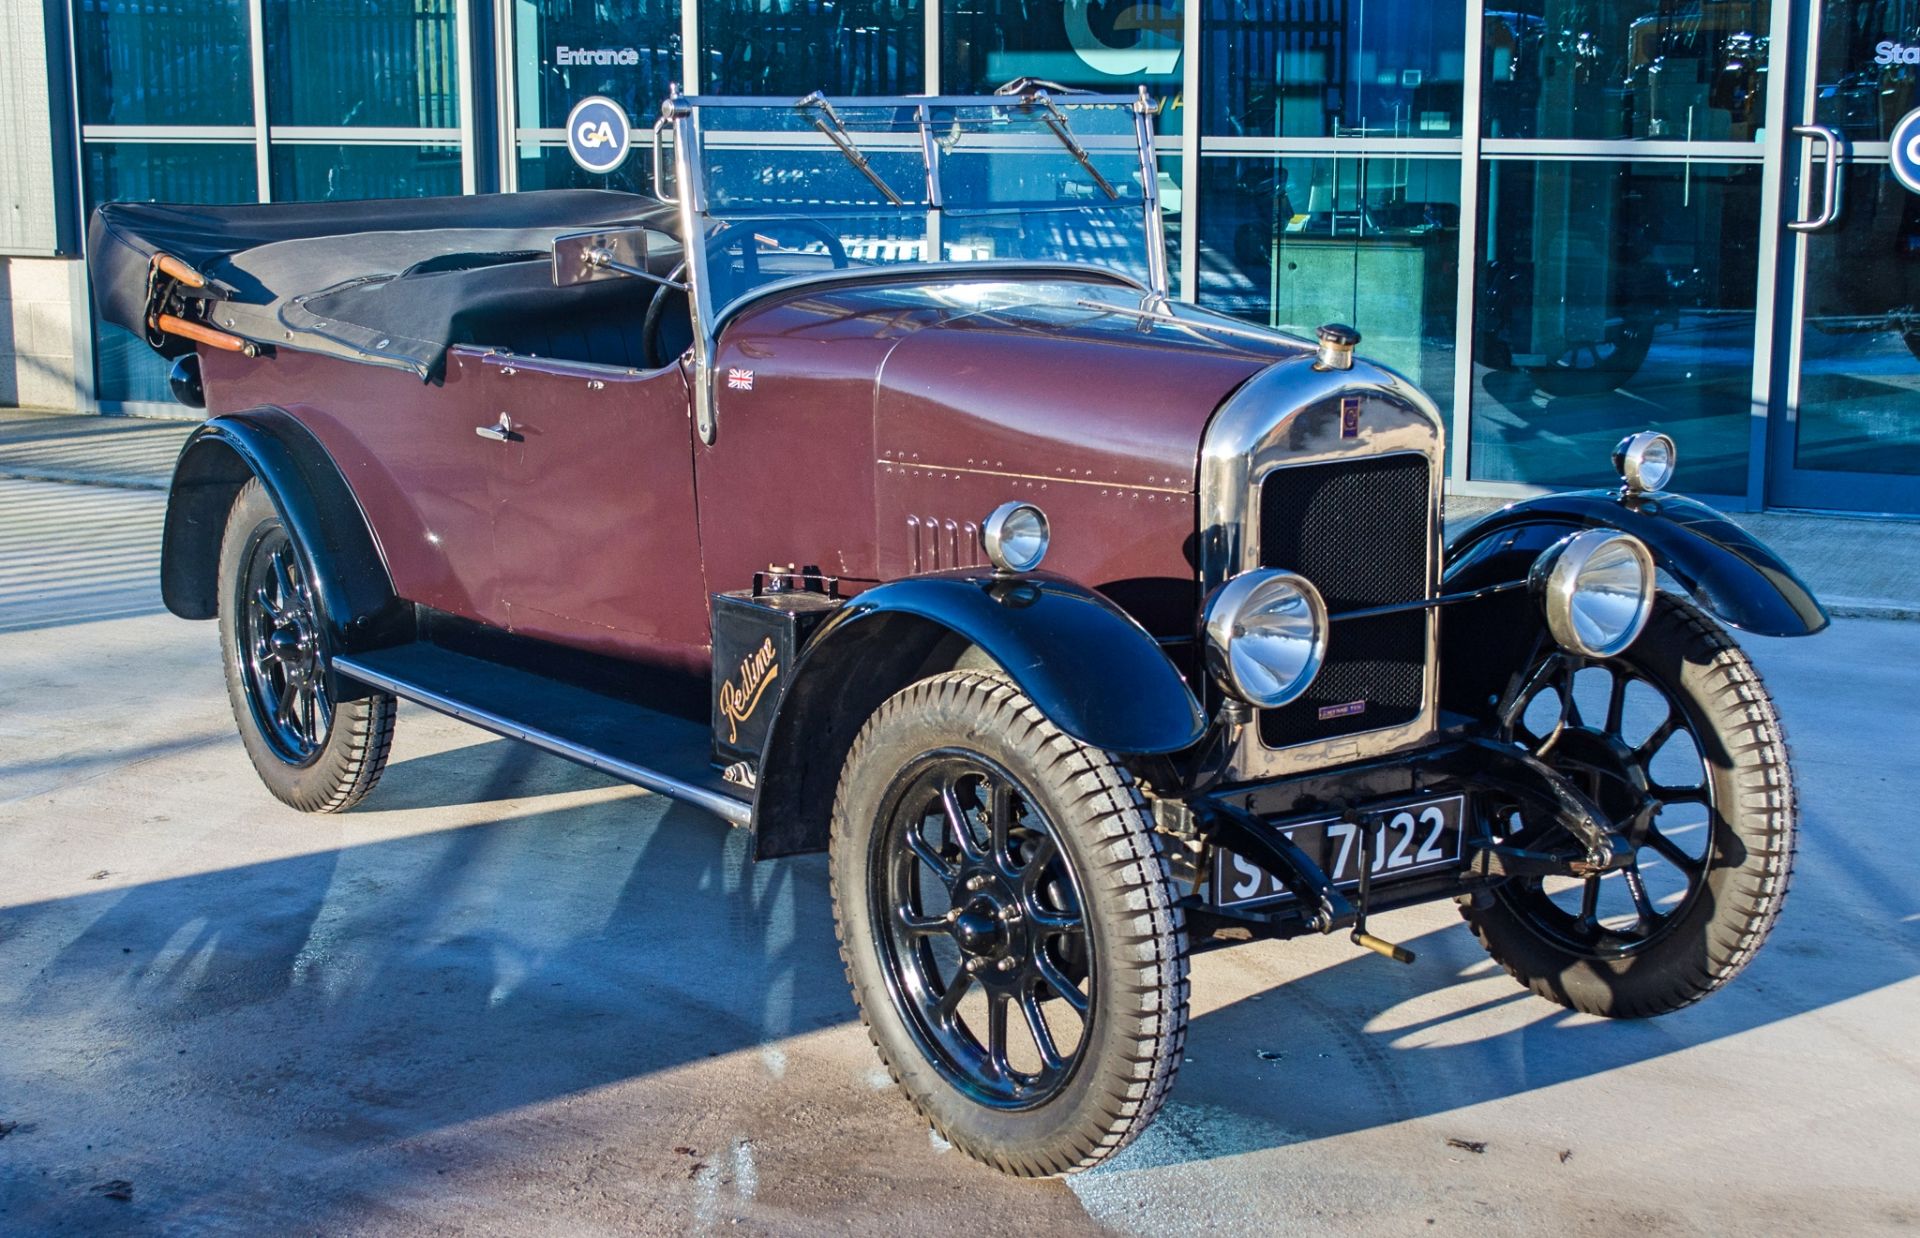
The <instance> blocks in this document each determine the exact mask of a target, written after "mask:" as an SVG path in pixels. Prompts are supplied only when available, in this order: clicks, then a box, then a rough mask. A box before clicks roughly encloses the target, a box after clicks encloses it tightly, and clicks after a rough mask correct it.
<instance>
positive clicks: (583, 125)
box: [567, 95, 629, 176]
mask: <svg viewBox="0 0 1920 1238" xmlns="http://www.w3.org/2000/svg"><path fill="white" fill-rule="evenodd" d="M628 132H629V126H628V124H627V110H626V109H625V108H623V107H621V106H620V105H619V104H618V103H615V102H614V101H613V100H612V99H609V98H607V97H606V96H605V95H589V96H588V97H586V98H585V99H582V100H580V102H578V103H576V104H574V105H573V110H572V111H571V112H568V113H567V153H568V154H570V155H572V156H573V161H574V162H575V163H577V164H579V165H580V166H581V167H583V168H585V169H586V170H587V171H589V172H594V173H598V174H600V175H603V176H604V175H605V174H606V173H608V172H611V171H613V170H614V169H616V168H618V167H619V166H620V165H621V164H623V163H625V162H626V161H627V134H628Z"/></svg>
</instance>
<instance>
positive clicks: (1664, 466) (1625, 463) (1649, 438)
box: [1613, 430, 1680, 494]
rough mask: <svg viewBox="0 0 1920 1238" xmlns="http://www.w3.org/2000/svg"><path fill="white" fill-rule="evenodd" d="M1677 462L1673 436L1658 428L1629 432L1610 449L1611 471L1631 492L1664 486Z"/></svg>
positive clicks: (1641, 492)
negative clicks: (1636, 432)
mask: <svg viewBox="0 0 1920 1238" xmlns="http://www.w3.org/2000/svg"><path fill="white" fill-rule="evenodd" d="M1679 463H1680V453H1679V451H1678V449H1676V448H1675V447H1674V445H1673V440H1672V439H1670V438H1668V437H1667V436H1666V435H1664V434H1662V433H1660V432H1659V431H1658V430H1642V431H1640V433H1638V434H1629V435H1627V437H1625V438H1623V439H1621V440H1620V445H1619V446H1618V447H1615V448H1614V449H1613V471H1614V472H1616V473H1618V474H1620V480H1621V481H1623V482H1625V483H1626V486H1627V489H1628V490H1630V491H1632V492H1633V493H1634V494H1651V493H1652V492H1654V491H1656V490H1665V489H1666V488H1667V483H1668V482H1670V481H1672V480H1673V470H1674V467H1675V466H1676V465H1678V464H1679Z"/></svg>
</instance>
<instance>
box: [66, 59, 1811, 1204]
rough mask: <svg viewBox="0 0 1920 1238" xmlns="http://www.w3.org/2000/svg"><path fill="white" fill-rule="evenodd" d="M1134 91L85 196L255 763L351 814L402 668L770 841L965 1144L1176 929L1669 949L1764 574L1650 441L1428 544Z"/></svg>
mask: <svg viewBox="0 0 1920 1238" xmlns="http://www.w3.org/2000/svg"><path fill="white" fill-rule="evenodd" d="M1148 119H1149V112H1148V110H1147V104H1146V101H1145V100H1144V99H1140V100H1135V99H1131V98H1117V99H1116V98H1094V97H1088V96H1064V95H1063V96H1059V97H1057V98H1055V97H1049V95H1048V93H1047V91H1046V90H1045V89H1044V88H1042V87H1039V86H1035V85H1033V84H1024V85H1022V86H1020V87H1018V88H1017V89H1015V90H1013V91H1012V92H1011V93H1003V94H1002V95H999V96H991V97H984V98H926V99H890V100H834V101H831V102H829V101H827V100H824V99H821V98H819V97H818V96H814V97H810V98H808V99H803V100H800V101H798V102H797V103H775V102H769V101H766V100H737V99H711V98H682V97H678V96H675V97H672V98H670V99H669V100H668V101H667V103H666V105H665V107H664V109H663V114H662V117H661V120H660V124H659V125H658V126H657V127H656V129H655V132H654V151H653V155H654V159H655V165H656V168H655V178H656V180H655V183H656V184H659V185H660V186H662V189H663V192H664V194H665V196H664V197H662V198H661V199H659V200H655V199H652V198H647V199H642V198H637V197H633V196H628V195H621V194H610V193H593V192H565V193H548V194H525V195H518V196H510V197H498V198H465V199H450V200H438V201H412V202H376V203H359V204H345V205H342V204H325V205H313V206H275V207H235V208H220V209H214V208H199V207H163V206H133V205H129V206H118V207H107V208H103V209H102V211H101V212H100V213H99V215H98V216H97V217H96V219H95V221H94V232H93V240H92V244H93V252H94V255H95V269H96V270H97V271H98V272H99V278H100V289H99V292H100V297H101V300H102V303H103V305H104V306H105V308H106V312H107V313H108V315H109V316H110V317H112V318H113V319H115V320H116V321H119V322H122V323H124V324H126V325H128V326H129V327H131V328H133V329H135V330H138V331H142V332H144V333H146V335H147V338H148V339H149V340H150V342H151V343H152V344H153V345H154V347H156V348H157V349H159V350H160V351H161V352H162V353H164V354H166V355H168V356H172V357H175V358H177V362H176V367H175V385H176V389H177V390H178V391H179V392H180V394H181V396H182V398H183V399H185V400H187V401H188V402H189V403H192V404H194V405H196V406H204V407H205V408H206V409H207V410H208V411H209V414H210V416H209V418H208V420H207V422H206V424H205V426H204V427H203V428H202V429H200V430H199V431H198V432H197V433H196V434H195V435H194V436H193V438H192V440H191V442H190V443H189V444H188V445H187V447H186V449H185V451H184V453H183V454H182V456H181V458H180V462H179V465H178V468H177V471H176V473H175V477H174V484H173V491H172V497H171V500H170V504H169V507H168V514H167V523H166V532H165V558H164V562H163V567H162V571H163V585H164V589H165V597H166V601H167V605H168V606H169V608H170V609H171V610H172V611H173V612H174V613H176V614H178V615H180V616H182V617H185V618H192V619H214V618H217V619H218V621H219V630H220V641H221V648H222V653H223V656H224V658H225V662H226V668H227V678H228V684H229V687H230V691H231V696H232V703H233V710H234V716H235V718H236V720H237V721H238V724H239V729H240V734H241V736H242V738H243V740H244V741H245V744H246V747H247V751H248V752H249V754H250V755H251V757H252V759H253V763H254V765H255V766H256V768H257V769H258V770H259V772H260V775H261V777H262V779H263V780H264V781H265V783H266V785H267V787H268V788H269V789H270V790H271V791H272V792H273V793H274V794H275V795H277V796H278V797H280V798H281V799H282V800H284V801H286V802H287V803H289V804H291V805H293V806H295V807H297V808H300V809H304V810H308V811H338V810H341V809H345V808H348V807H351V806H352V805H353V804H355V803H356V802H358V801H359V800H360V799H361V798H362V797H364V796H365V795H366V794H367V793H368V792H369V791H370V790H371V789H372V788H373V785H374V783H375V781H376V780H377V779H378V778H379V776H380V771H381V766H382V764H383V763H384V761H385V759H386V755H387V750H388V743H389V739H390V737H391V734H392V729H393V723H394V710H395V701H396V699H406V700H411V701H416V702H419V703H420V704H423V705H426V706H428V707H430V708H433V709H437V710H442V711H444V712H446V713H449V714H452V715H454V716H456V717H459V718H462V719H465V720H467V721H469V722H472V723H474V724H476V725H478V726H481V727H484V728H487V729H489V730H492V731H495V732H498V733H500V734H502V735H507V736H512V737H515V738H518V739H523V740H526V741H529V742H531V743H533V744H536V745H538V746H540V747H542V748H545V749H548V750H550V751H553V752H557V753H560V754H562V755H564V756H566V757H570V758H572V759H574V760H577V761H581V762H584V763H586V764H588V765H591V766H593V767H595V768H598V769H601V770H604V771H607V772H609V773H611V774H614V775H616V776H618V777H620V778H623V779H627V780H630V781H632V782H634V783H637V784H639V785H641V786H643V787H648V788H652V789H654V790H656V791H661V792H665V793H666V794H669V795H673V796H677V797H680V798H682V799H685V800H687V801H689V802H691V803H694V804H698V805H701V806H703V807H705V808H707V809H709V810H711V811H712V812H713V813H714V814H716V815H718V816H719V817H721V818H723V819H724V820H726V821H728V822H731V823H733V824H735V825H739V826H743V827H746V828H749V829H751V830H752V832H753V840H754V851H755V854H756V855H757V856H758V857H760V858H771V857H778V856H788V855H794V854H797V853H802V852H808V851H818V850H821V849H827V850H828V851H829V852H830V868H831V873H832V882H833V897H834V910H835V916H836V922H837V925H838V930H839V934H840V941H841V948H842V952H843V955H844V957H845V960H846V966H847V972H848V975H849V977H850V978H851V981H852V984H853V988H854V992H855V995H856V997H857V999H858V1001H859V1005H860V1008H861V1011H862V1014H863V1017H864V1018H865V1020H866V1023H867V1026H868V1027H869V1028H870V1030H871V1033H872V1037H873V1041H874V1043H875V1045H876V1046H877V1047H878V1049H879V1052H880V1054H881V1056H882V1058H883V1059H884V1060H885V1062H886V1064H887V1066H888V1067H889V1069H890V1070H891V1071H892V1072H893V1074H894V1075H895V1077H896V1078H897V1079H898V1080H899V1082H900V1084H901V1086H902V1088H903V1089H904V1090H905V1091H906V1093H907V1095H908V1096H909V1097H910V1098H911V1099H912V1101H913V1103H914V1104H915V1105H917V1106H918V1107H919V1109H920V1110H921V1111H922V1112H923V1113H924V1114H925V1115H926V1116H927V1117H928V1118H929V1119H930V1120H931V1121H932V1123H933V1125H934V1126H935V1127H936V1128H937V1129H938V1130H939V1131H940V1132H941V1133H942V1134H944V1135H945V1136H946V1137H947V1138H948V1139H950V1140H951V1141H952V1142H953V1143H954V1144H955V1145H957V1146H958V1147H960V1148H962V1149H964V1150H965V1151H967V1152H968V1153H970V1154H972V1155H974V1156H977V1157H979V1158H981V1159H983V1160H985V1161H988V1162H990V1163H992V1164H994V1165H997V1166H999V1167H1000V1168H1002V1169H1004V1170H1007V1171H1009V1172H1012V1173H1018V1174H1053V1173H1062V1172H1068V1171H1072V1170H1075V1169H1079V1168H1083V1167H1085V1166H1088V1165H1092V1164H1094V1163H1096V1162H1098V1161H1100V1160H1102V1159H1103V1158H1105V1157H1107V1156H1109V1155H1111V1154H1112V1153H1113V1152H1114V1151H1116V1150H1117V1149H1119V1148H1121V1147H1123V1146H1124V1145H1125V1144H1126V1143H1127V1142H1128V1141H1129V1140H1130V1139H1131V1138H1133V1137H1134V1136H1135V1135H1136V1134H1138V1133H1139V1131H1140V1130H1141V1129H1142V1128H1143V1126H1144V1125H1145V1124H1146V1123H1147V1122H1148V1121H1149V1120H1150V1119H1151V1117H1152V1116H1153V1114H1154V1113H1155V1111H1156V1110H1157V1109H1158V1107H1159V1106H1160V1104H1161V1102H1162V1100H1163V1099H1164V1098H1165V1096H1166V1094H1167V1090H1168V1088H1169V1086H1170V1085H1171V1083H1172V1080H1173V1077H1174V1074H1175V1072H1176V1070H1177V1069H1178V1066H1179V1063H1180V1060H1181V1045H1182V1041H1183V1038H1184V1036H1185V1031H1186V1019H1187V983H1188V982H1187V968H1188V956H1189V952H1190V950H1192V949H1195V948H1199V947H1200V946H1203V945H1209V944H1221V943H1226V942H1231V941H1243V940H1247V939H1249V938H1255V937H1289V936H1295V935H1299V934H1304V933H1323V934H1324V933H1333V932H1336V931H1339V932H1346V933H1349V934H1350V935H1351V938H1352V940H1353V941H1354V942H1356V943H1357V944H1359V945H1361V946H1365V947H1367V948H1369V949H1373V950H1376V951H1378V952H1380V953H1383V954H1386V955H1389V956H1391V957H1395V958H1399V959H1402V960H1403V961H1405V960H1410V959H1411V957H1412V956H1411V954H1410V953H1408V952H1407V951H1405V950H1404V949H1402V948H1401V947H1399V946H1397V945H1395V944H1393V943H1391V942H1389V941H1385V940H1383V939H1382V938H1380V937H1377V936H1375V935H1373V934H1371V933H1369V932H1368V923H1369V917H1370V916H1373V915H1377V914H1378V913H1380V912H1381V911H1383V910H1386V909H1389V908H1393V907H1400V906H1405V905H1408V904H1412V903H1418V902H1426V901H1431V900H1435V899H1441V898H1454V899H1457V900H1459V903H1460V905H1461V910H1462V912H1463V914H1464V915H1465V917H1466V919H1467V921H1468V923H1469V925H1470V926H1471V927H1472V929H1473V931H1474V932H1475V933H1476V934H1477V935H1478V936H1479V938H1480V939H1481V941H1482V942H1483V943H1484V944H1485V946H1486V948H1487V949H1488V951H1489V952H1490V953H1491V954H1492V955H1493V957H1494V958H1495V959H1497V960H1498V961H1499V962H1500V963H1501V964H1502V965H1504V966H1505V967H1506V968H1507V969H1508V970H1509V971H1510V972H1512V973H1513V975H1514V976H1515V978H1516V979H1518V980H1519V981H1520V982H1521V983H1522V984H1524V985H1527V986H1529V987H1530V988H1532V989H1533V990H1534V991H1535V992H1537V993H1539V994H1540V995H1541V996H1543V997H1547V998H1549V999H1551V1000H1554V1001H1557V1002H1560V1003H1562V1004H1564V1005H1566V1006H1569V1007H1572V1008H1574V1009H1577V1010H1582V1011H1588V1012H1592V1013H1595V1014H1602V1015H1612V1016H1626V1017H1633V1016H1644V1015H1654V1014H1660V1013H1664V1012H1667V1011H1671V1010H1675V1009H1678V1008H1680V1007H1682V1006H1684V1005H1686V1004H1688V1003H1689V1002H1692V1001H1694V1000H1695V999H1697V998H1699V997H1701V996H1703V995H1705V994H1706V993H1708V992H1710V991H1712V990H1713V989H1715V988H1717V987H1718V986H1719V985H1721V984H1723V983H1724V982H1726V981H1727V980H1728V979H1729V978H1730V977H1731V976H1733V975H1734V974H1735V973H1736V972H1737V971H1739V970H1740V968H1741V967H1742V966H1743V965H1744V964H1745V963H1746V962H1747V960H1748V959H1749V958H1750V957H1751V955H1752V954H1753V952H1754V951H1755V950H1756V949H1757V948H1758V946H1759V945H1760V942H1761V940H1762V939H1763V938H1764V937H1765V936H1766V933H1767V930H1768V928H1769V927H1770V926H1771V925H1772V923H1773V921H1774V918H1775V916H1776V914H1777V913H1778V910H1779V907H1780V902H1781V899H1782V897H1783V896H1784V894H1785V892H1786V887H1787V880H1788V875H1789V872H1790V869H1791V865H1792V857H1793V839H1794V800H1793V789H1792V783H1791V780H1790V776H1789V771H1788V767H1787V753H1786V748H1785V745H1784V743H1783V741H1782V738H1781V733H1780V726H1779V722H1778V720H1777V719H1776V717H1775V715H1774V710H1773V706H1772V703H1771V702H1770V700H1769V698H1768V696H1767V693H1766V690H1765V689H1764V688H1763V687H1762V685H1761V683H1760V680H1759V678H1758V676H1757V675H1756V674H1755V672H1754V669H1753V667H1752V665H1751V664H1750V663H1749V662H1748V660H1747V659H1746V657H1745V656H1744V655H1743V654H1742V653H1741V651H1740V649H1739V648H1738V646H1736V645H1735V644H1734V642H1733V641H1732V640H1731V639H1730V638H1729V637H1728V635H1727V633H1726V631H1725V630H1724V629H1723V628H1722V626H1721V623H1720V622H1716V619H1715V618H1712V617H1710V616H1717V617H1718V620H1720V621H1724V622H1725V623H1727V624H1730V625H1732V626H1734V627H1738V628H1743V629H1747V630H1750V631H1754V632H1760V633H1767V634H1772V635H1794V634H1805V633H1811V632H1815V631H1818V630H1819V629H1820V628H1822V627H1823V626H1825V624H1826V617H1825V615H1824V614H1823V613H1822V611H1821V609H1820V606H1819V604H1818V603H1817V602H1816V601H1815V599H1814V598H1813V597H1812V596H1811V595H1810V593H1809V592H1808V590H1807V589H1806V588H1805V586H1803V585H1802V584H1801V583H1800V582H1799V581H1798V580H1797V579H1796V578H1795V576H1794V574H1793V573H1792V571H1790V570H1789V569H1788V568H1787V566H1786V565H1785V564H1783V563H1782V562H1781V561H1780V560H1779V559H1778V558H1777V557H1776V556H1775V555H1773V554H1772V553H1771V552H1770V551H1768V550H1767V549H1766V548H1765V547H1763V546H1761V545H1759V544H1758V543H1756V542H1755V541H1754V540H1753V539H1752V538H1750V537H1749V536H1747V535H1746V534H1745V533H1743V532H1742V531H1741V530H1740V529H1739V528H1737V527H1736V526H1734V525H1732V524H1730V523H1728V522H1727V521H1725V520H1724V519H1722V518H1721V517H1719V516H1718V515H1716V514H1715V513H1713V512H1712V511H1710V510H1708V509H1707V508H1705V507H1703V506H1701V505H1700V504H1698V503H1695V502H1692V501H1690V500H1687V499H1684V498H1678V497H1672V496H1669V495H1668V494H1665V493H1663V492H1662V491H1663V487H1665V485H1666V484H1667V482H1668V480H1669V479H1670V478H1671V477H1672V475H1673V472H1674V463H1675V461H1674V450H1673V444H1672V443H1671V442H1669V441H1668V440H1667V439H1665V438H1664V437H1662V436H1660V435H1657V434H1639V435H1635V436H1633V437H1631V438H1629V439H1628V440H1627V441H1626V442H1625V443H1623V444H1622V445H1621V449H1620V452H1619V455H1618V456H1617V458H1616V460H1615V466H1616V468H1617V469H1618V470H1619V471H1620V473H1621V476H1622V484H1621V486H1620V487H1619V488H1618V489H1609V490H1595V491H1589V492H1584V493H1576V494H1561V495H1554V496H1550V497H1543V498H1536V499H1529V500H1527V501H1524V502H1519V503H1515V504H1513V505H1511V506H1509V507H1507V508H1505V509H1503V510H1501V511H1499V512H1497V513H1495V514H1493V515H1491V516H1489V517H1487V518H1486V519H1484V520H1482V521H1481V522H1480V523H1478V524H1476V525H1474V526H1473V527H1471V528H1469V529H1467V530H1466V531H1464V532H1462V533H1461V534H1460V535H1459V536H1458V537H1456V538H1455V539H1454V540H1453V542H1452V544H1451V545H1449V546H1446V547H1445V548H1444V549H1443V547H1442V544H1441V519H1440V517H1441V497H1442V481H1443V475H1444V472H1445V460H1446V453H1445V444H1444V440H1443V433H1442V422H1441V418H1440V417H1439V416H1438V415H1437V413H1436V411H1435V409H1434V406H1433V404H1432V403H1431V402H1430V401H1429V400H1428V399H1427V398H1426V397H1425V396H1423V395H1422V394H1421V393H1420V392H1419V391H1417V390H1415V389H1414V388H1413V387H1412V386H1410V385H1409V384H1408V383H1407V382H1406V381H1405V380H1404V379H1402V378H1400V377H1398V376H1397V375H1395V374H1393V373H1391V372H1389V371H1387V370H1384V369H1382V368H1380V367H1378V366H1374V365H1370V364H1367V363H1366V362H1364V361H1362V360H1357V359H1356V358H1355V356H1354V345H1355V343H1356V342H1357V337H1356V335H1355V333H1354V332H1353V331H1351V330H1350V329H1348V328H1344V327H1339V326H1329V327H1328V328H1326V329H1324V330H1323V331H1322V332H1321V333H1320V339H1319V340H1318V341H1317V342H1302V341H1298V340H1294V339H1289V338H1285V337H1282V336H1279V335H1275V334H1272V333H1269V332H1266V331H1260V330H1255V329H1251V328H1249V327H1247V326H1244V325H1242V324H1240V323H1237V322H1235V321H1233V320H1230V319H1225V318H1222V317H1219V316H1217V315H1213V314H1209V313H1207V312H1204V311H1201V310H1198V309H1195V308H1193V307H1191V306H1187V305H1179V304H1174V303H1172V302H1171V301H1170V300H1169V299H1168V295H1167V293H1168V271H1167V265H1168V264H1167V255H1166V249H1165V246H1164V242H1163V240H1162V233H1161V221H1160V216H1159V207H1158V202H1157V196H1156V195H1157V177H1156V175H1155V172H1154V169H1155V163H1154V154H1153V149H1152V144H1151V140H1150V131H1149V127H1148ZM1043 558H1044V559H1045V561H1046V563H1047V567H1048V569H1049V570H1047V571H1040V570H1039V568H1040V565H1041V562H1042V560H1043ZM1657 570H1663V571H1664V572H1665V573H1666V574H1667V576H1668V577H1669V578H1670V579H1671V580H1672V581H1673V582H1675V583H1676V584H1677V585H1678V587H1679V588H1680V589H1682V590H1684V591H1685V592H1687V593H1690V594H1691V595H1692V600H1688V599H1687V598H1686V597H1684V596H1682V595H1681V594H1679V593H1667V592H1662V591H1660V590H1659V589H1658V588H1657V582H1656V571H1657Z"/></svg>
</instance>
